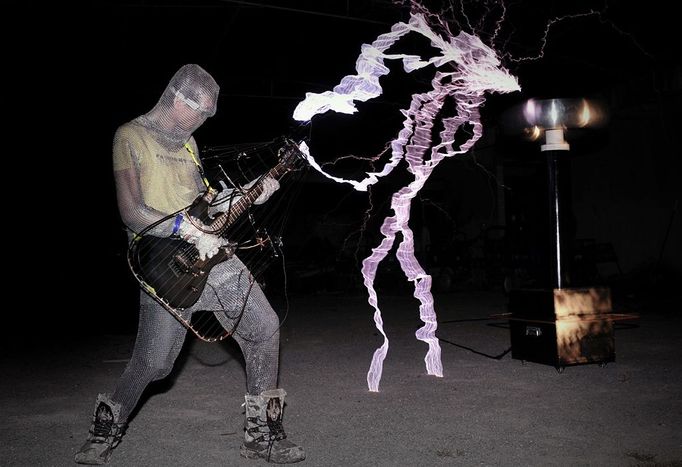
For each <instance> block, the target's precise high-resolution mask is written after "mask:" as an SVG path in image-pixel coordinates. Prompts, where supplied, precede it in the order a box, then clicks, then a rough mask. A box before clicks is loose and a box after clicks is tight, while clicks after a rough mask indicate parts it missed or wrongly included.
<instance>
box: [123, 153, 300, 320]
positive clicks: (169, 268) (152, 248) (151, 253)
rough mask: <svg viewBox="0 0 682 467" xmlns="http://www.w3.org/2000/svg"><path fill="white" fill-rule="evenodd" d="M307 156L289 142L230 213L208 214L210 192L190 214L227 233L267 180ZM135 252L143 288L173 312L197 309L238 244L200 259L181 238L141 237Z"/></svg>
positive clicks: (212, 229) (133, 260)
mask: <svg viewBox="0 0 682 467" xmlns="http://www.w3.org/2000/svg"><path fill="white" fill-rule="evenodd" d="M301 160H303V155H302V153H301V152H300V149H299V148H298V146H297V145H296V143H294V142H292V141H290V140H285V144H284V146H283V147H282V148H281V149H280V151H279V162H278V163H277V165H276V166H275V167H273V168H272V169H270V170H269V171H268V172H267V174H265V176H263V177H261V178H260V179H259V180H260V181H259V182H257V183H255V184H254V185H253V186H252V187H251V188H249V189H248V191H246V192H244V194H243V195H242V196H241V197H240V198H239V199H238V200H237V201H235V202H234V203H232V205H231V206H230V209H228V210H227V211H225V212H223V213H220V214H218V215H216V216H215V217H213V218H211V217H210V215H209V212H208V208H209V206H210V204H211V203H212V202H213V200H214V198H215V196H216V195H217V191H216V190H215V189H213V188H208V189H207V190H206V192H204V193H203V194H202V195H201V196H199V197H198V198H197V199H196V200H195V201H194V202H193V203H192V205H191V206H190V207H189V208H188V209H187V210H186V213H185V215H187V214H189V215H190V216H192V217H193V218H196V219H199V220H200V221H201V222H203V223H204V224H205V225H206V226H207V227H208V230H209V231H210V232H216V233H222V232H225V230H226V229H228V228H229V227H230V226H231V225H232V224H234V223H235V221H236V220H237V219H238V218H239V217H240V216H241V215H242V214H243V213H244V212H245V211H246V210H247V209H248V208H249V207H250V206H251V205H252V204H253V202H254V201H256V199H258V197H259V196H260V195H261V194H262V193H263V180H264V179H265V178H266V177H267V176H269V177H272V178H274V179H279V178H281V177H282V176H284V175H285V174H286V173H288V172H289V171H291V170H293V169H294V168H295V166H296V163H297V162H299V161H301ZM135 243H136V245H135V248H133V249H131V253H130V256H129V260H130V261H129V262H130V265H131V268H133V273H134V274H135V275H136V276H137V277H138V280H141V281H142V282H143V285H144V286H145V287H146V288H147V289H148V290H149V289H151V291H152V292H153V293H154V294H155V295H156V296H157V297H158V298H161V299H162V300H163V301H164V302H165V303H166V304H167V305H169V306H170V307H172V308H177V309H185V308H189V307H190V306H192V305H194V304H195V303H196V302H197V300H199V297H200V296H201V294H202V292H203V290H204V287H205V286H206V281H207V280H208V275H209V272H210V271H211V269H212V268H213V267H214V266H215V265H217V264H220V263H222V262H223V261H226V260H228V259H229V258H231V257H232V255H233V254H234V244H228V245H226V246H223V247H221V248H220V250H219V251H218V253H216V254H215V255H213V256H212V257H211V258H207V259H203V260H202V259H200V258H199V251H198V250H197V248H196V247H195V246H194V245H193V244H191V243H189V242H186V241H185V240H183V239H181V238H179V237H168V238H160V237H154V236H141V237H138V239H137V240H136V242H135Z"/></svg>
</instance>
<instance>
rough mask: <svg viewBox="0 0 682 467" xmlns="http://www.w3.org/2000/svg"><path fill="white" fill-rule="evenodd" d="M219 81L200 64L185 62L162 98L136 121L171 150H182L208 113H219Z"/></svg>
mask: <svg viewBox="0 0 682 467" xmlns="http://www.w3.org/2000/svg"><path fill="white" fill-rule="evenodd" d="M218 91H219V87H218V84H217V83H216V82H215V80H214V79H213V77H212V76H211V75H209V74H208V73H207V72H206V71H205V70H204V69H203V68H201V67H200V66H198V65H184V66H183V67H182V68H180V69H179V70H178V71H177V73H175V75H174V76H173V78H171V80H170V82H169V83H168V86H166V89H165V90H164V91H163V94H162V95H161V99H159V102H158V103H157V104H156V105H155V106H154V108H153V109H152V110H151V111H150V112H149V113H147V114H145V115H142V116H140V117H138V118H137V119H135V122H137V123H139V124H140V125H142V126H144V127H145V128H148V129H149V130H151V132H152V134H153V135H154V139H156V140H157V141H158V142H159V143H160V144H161V145H163V146H164V147H165V148H166V149H168V150H169V151H177V150H179V149H180V148H181V147H182V145H183V144H185V143H186V142H187V141H188V140H189V137H190V136H192V133H194V131H195V130H196V129H197V128H199V127H200V126H201V124H202V123H204V121H206V119H207V118H208V117H211V116H213V115H214V114H215V111H216V105H217V102H218Z"/></svg>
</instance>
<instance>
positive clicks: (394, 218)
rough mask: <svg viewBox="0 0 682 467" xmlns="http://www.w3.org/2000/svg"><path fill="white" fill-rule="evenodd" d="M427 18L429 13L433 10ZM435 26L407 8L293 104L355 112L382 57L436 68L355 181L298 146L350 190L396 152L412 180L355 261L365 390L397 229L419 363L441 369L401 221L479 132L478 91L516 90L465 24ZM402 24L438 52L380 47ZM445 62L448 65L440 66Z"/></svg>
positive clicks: (427, 297) (420, 276)
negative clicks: (367, 309)
mask: <svg viewBox="0 0 682 467" xmlns="http://www.w3.org/2000/svg"><path fill="white" fill-rule="evenodd" d="M430 18H431V19H432V21H433V17H432V16H430ZM440 26H441V28H440V29H441V30H442V31H446V32H448V33H447V34H445V37H443V36H441V35H439V34H438V33H436V32H435V31H434V30H433V29H432V28H431V27H430V25H429V23H428V22H427V19H426V15H425V14H424V11H423V10H422V11H417V12H413V13H412V14H411V15H410V20H409V22H408V23H403V22H399V23H396V24H394V25H393V27H392V28H391V31H390V32H388V33H385V34H382V35H380V36H379V37H378V38H377V39H376V40H375V41H374V42H372V44H363V45H362V47H361V53H360V56H359V57H358V59H357V61H356V67H355V68H356V71H357V74H355V75H348V76H345V77H344V78H342V79H341V82H340V83H339V84H338V85H337V86H335V87H334V88H333V90H331V91H326V92H323V93H319V94H318V93H307V94H306V98H305V99H304V100H303V101H302V102H300V103H299V104H298V106H297V107H296V109H295V111H294V119H296V120H298V121H309V120H311V119H312V118H313V117H314V116H315V115H319V114H322V113H325V112H328V111H334V112H339V113H346V114H352V113H355V112H356V111H357V108H356V107H355V104H354V102H355V101H360V102H365V101H367V100H369V99H372V98H375V97H377V96H379V95H380V94H381V92H382V88H381V85H380V84H379V78H380V77H381V76H384V75H386V74H388V73H389V69H388V67H386V66H385V65H384V60H387V59H392V60H401V61H402V64H403V69H404V70H405V71H406V72H408V73H410V72H412V71H414V70H417V69H420V68H423V67H426V66H429V65H433V66H434V67H435V68H437V69H438V71H437V72H436V73H435V76H434V78H433V80H432V82H431V85H432V89H431V90H429V91H427V92H425V93H420V94H414V95H413V96H412V98H411V103H410V106H409V108H408V109H407V110H402V111H401V112H402V113H403V115H404V116H405V119H404V120H403V128H402V129H401V130H400V131H399V133H398V136H397V138H396V139H395V140H393V141H392V142H391V145H390V147H391V156H390V159H389V160H388V161H387V162H386V163H385V165H384V166H383V168H381V169H380V170H378V171H373V172H367V173H366V177H365V178H363V179H362V180H359V181H357V180H348V179H344V178H340V177H336V176H334V175H331V174H329V173H327V172H325V171H324V170H323V169H322V167H321V166H320V164H318V163H317V161H316V160H315V159H314V157H312V156H311V155H310V152H309V149H308V148H307V147H305V146H304V147H302V149H303V151H304V153H305V154H306V158H307V160H308V162H309V163H310V165H311V166H312V167H314V168H315V169H316V170H317V171H319V172H320V173H321V174H322V175H324V176H325V177H327V178H330V179H331V180H334V181H336V182H338V183H346V184H350V185H352V186H353V188H354V189H356V190H358V191H366V190H367V189H368V187H369V186H371V185H373V184H375V183H376V182H377V181H378V180H379V179H380V178H382V177H384V176H386V175H388V174H389V173H390V172H391V171H392V170H393V169H394V168H395V167H396V166H397V165H398V163H399V162H400V161H401V160H405V161H406V162H407V164H408V171H409V172H410V173H411V174H412V175H413V180H412V181H411V182H410V183H409V184H408V185H407V186H404V187H403V188H401V189H400V190H398V192H396V193H394V195H393V196H392V198H391V209H392V211H393V215H389V216H388V217H386V218H385V219H384V222H383V224H382V226H381V228H380V232H381V233H382V235H383V236H384V237H383V239H382V241H381V242H380V244H379V245H378V246H377V247H375V248H374V249H373V250H372V253H371V255H370V256H369V257H367V258H365V260H364V261H363V262H362V274H363V277H364V285H365V287H366V288H367V291H368V294H369V298H368V302H369V304H370V305H371V306H372V307H373V308H374V310H375V312H374V322H375V324H376V327H377V329H378V330H379V332H381V334H382V336H383V338H384V342H383V344H382V345H381V347H379V348H378V349H377V350H376V351H375V352H374V355H373V356H372V362H371V364H370V369H369V371H368V373H367V384H368V387H369V390H370V391H374V392H376V391H378V390H379V382H380V380H381V374H382V369H383V361H384V359H385V358H386V355H387V353H388V347H389V340H388V336H387V335H386V333H385V332H384V329H383V318H382V315H381V310H380V308H379V304H378V297H377V293H376V290H375V288H374V280H375V277H376V272H377V268H378V265H379V263H380V262H381V261H382V260H383V259H384V258H385V257H386V255H387V254H388V253H389V251H390V250H391V249H392V247H393V245H394V243H395V239H396V235H397V234H398V233H400V234H401V237H402V240H401V241H400V243H399V245H398V248H397V251H396V256H397V258H398V261H399V263H400V266H401V269H402V270H403V272H404V274H405V276H406V277H407V279H408V280H409V281H411V282H413V284H414V294H413V295H414V297H415V298H417V299H418V300H419V302H420V306H419V316H420V319H421V320H422V322H423V323H424V325H423V326H422V327H421V328H419V329H418V330H417V332H416V337H417V339H419V340H421V341H423V342H425V343H426V344H427V345H428V351H427V353H426V356H425V357H424V361H425V363H426V370H427V373H428V374H430V375H435V376H443V366H442V362H441V358H440V345H439V343H438V339H437V338H436V336H435V331H436V328H437V317H436V312H435V309H434V300H433V296H432V294H431V282H432V280H431V276H430V275H429V274H427V273H426V271H425V270H424V269H423V268H422V267H421V265H420V264H419V262H418V261H417V258H416V257H415V255H414V235H413V233H412V230H411V229H410V227H409V225H408V223H409V219H410V206H411V202H412V199H413V198H414V197H415V196H416V195H417V194H418V193H419V191H420V190H421V188H422V187H423V186H424V184H425V183H426V181H427V180H428V178H429V176H430V175H431V173H432V172H433V170H434V169H435V168H436V166H437V165H438V164H439V163H440V161H442V160H443V159H444V158H446V157H452V156H454V155H457V154H462V153H465V152H466V151H468V150H469V149H470V148H471V147H472V146H473V145H474V144H475V143H476V141H478V139H479V138H480V137H481V135H482V125H481V122H480V114H479V107H480V106H481V105H482V104H483V102H484V101H485V98H484V93H486V92H501V93H507V92H512V91H517V90H520V87H519V85H518V82H517V80H516V78H515V77H513V76H512V75H511V74H510V73H509V72H508V71H507V70H506V69H504V68H503V67H502V66H501V64H500V61H499V59H498V57H497V55H496V53H495V51H494V50H493V49H491V48H489V47H488V46H486V45H485V44H483V42H482V41H481V40H480V39H479V38H478V37H477V36H474V35H471V34H468V33H465V32H460V33H459V34H458V35H457V36H453V35H451V34H449V30H448V29H447V27H446V26H445V25H444V24H443V23H440ZM410 32H413V33H417V34H421V35H423V36H424V37H426V38H428V39H429V41H430V43H431V45H432V46H433V47H434V48H435V49H436V50H438V51H440V54H438V55H435V56H433V57H431V58H429V59H426V60H425V59H422V58H421V57H420V56H417V55H406V54H388V53H387V50H388V49H389V48H390V47H391V46H392V45H393V44H394V43H395V42H396V41H397V40H398V39H400V38H401V37H403V36H405V35H406V34H408V33H410ZM446 65H449V66H447V67H446ZM446 68H447V69H454V71H444V70H445V69H446ZM448 96H452V97H454V99H455V102H456V115H454V116H450V117H444V118H443V120H442V123H443V130H442V131H441V132H440V133H439V135H438V136H439V138H440V140H439V142H438V143H437V144H433V145H432V136H433V135H432V130H433V125H434V123H435V121H436V117H437V115H438V114H439V112H440V111H441V109H442V108H443V105H444V103H445V100H446V98H447V97H448ZM463 126H470V127H471V128H472V131H473V134H472V136H471V137H470V139H468V140H467V141H466V142H464V143H463V144H462V145H461V146H459V148H457V149H456V148H455V135H456V133H457V130H458V129H460V128H462V127H463Z"/></svg>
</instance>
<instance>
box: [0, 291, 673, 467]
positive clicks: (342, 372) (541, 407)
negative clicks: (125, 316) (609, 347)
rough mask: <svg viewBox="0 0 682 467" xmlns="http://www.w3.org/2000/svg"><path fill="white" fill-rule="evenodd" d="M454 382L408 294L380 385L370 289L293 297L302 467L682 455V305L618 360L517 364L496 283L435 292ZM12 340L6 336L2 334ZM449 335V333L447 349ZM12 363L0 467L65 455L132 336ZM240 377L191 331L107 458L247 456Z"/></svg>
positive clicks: (391, 304)
mask: <svg viewBox="0 0 682 467" xmlns="http://www.w3.org/2000/svg"><path fill="white" fill-rule="evenodd" d="M435 298H436V309H437V311H438V313H439V321H440V325H439V329H438V336H439V337H440V338H441V339H443V341H442V342H441V346H442V361H443V366H444V373H445V374H444V377H442V378H438V377H434V376H428V375H427V374H426V372H425V367H424V362H423V358H424V355H425V351H426V346H425V344H424V343H422V342H420V341H417V340H416V339H415V338H414V331H415V330H416V329H417V327H418V326H419V324H420V321H419V320H418V309H417V302H416V301H415V300H414V299H413V298H411V297H410V296H396V295H394V296H389V297H380V300H381V305H382V307H383V312H384V321H385V324H386V331H387V334H388V336H389V339H390V349H389V354H388V357H387V359H386V361H385V364H384V372H383V378H382V380H381V385H380V391H379V392H378V393H372V392H369V391H368V389H367V384H366V373H367V370H368V367H369V362H370V359H371V356H372V353H373V352H374V350H375V349H376V348H377V347H378V346H379V345H380V344H381V339H380V335H378V334H377V331H376V329H375V327H374V323H373V321H372V319H371V317H372V311H373V310H372V309H371V308H370V307H369V305H367V303H366V299H365V297H364V296H362V295H358V296H346V295H310V296H307V297H292V298H291V303H290V309H289V313H288V316H287V318H286V320H285V321H284V323H283V326H282V330H281V333H282V338H281V371H280V386H281V387H283V388H284V389H286V391H287V392H288V397H287V407H286V410H285V429H286V431H287V434H288V435H289V438H290V439H291V440H292V441H294V442H296V443H299V444H301V445H303V446H304V447H305V448H306V451H307V459H306V461H305V462H304V463H303V464H302V465H307V466H311V467H312V466H408V465H434V466H436V465H462V466H471V465H494V466H498V465H499V466H554V465H556V466H582V465H585V466H647V467H649V466H682V390H681V389H680V388H681V387H682V385H681V384H680V383H681V381H682V372H681V370H682V363H681V361H680V349H681V344H682V326H681V325H682V318H681V316H682V315H680V313H679V311H676V310H675V306H677V310H679V303H676V305H675V304H673V303H668V304H666V305H665V306H661V305H660V304H658V305H655V306H654V305H641V306H639V307H638V309H635V310H628V311H634V312H636V313H638V314H639V315H640V319H639V320H636V321H632V322H628V323H629V325H627V326H626V325H623V324H621V325H617V326H616V330H615V341H616V361H615V362H614V363H610V364H608V365H607V366H606V367H604V368H602V367H600V366H599V365H596V364H588V365H581V366H573V367H568V368H566V370H565V371H564V372H563V373H561V374H560V373H558V372H557V371H556V370H555V369H554V368H553V367H552V366H549V365H543V364H539V363H526V364H523V362H521V361H520V360H516V359H513V358H511V355H510V354H509V353H507V354H505V355H504V356H502V357H500V358H498V359H496V358H493V357H496V356H497V357H499V356H500V355H501V354H503V353H504V352H505V350H507V349H509V348H510V345H511V344H510V336H509V329H508V322H507V321H506V320H504V319H499V318H497V319H487V318H489V317H490V316H491V315H495V314H498V313H504V312H505V311H506V310H505V306H506V298H505V296H504V295H503V294H500V293H488V292H486V293H483V292H471V293H457V294H454V293H453V294H445V295H438V296H436V297H435ZM5 332H6V333H12V330H5ZM446 341H447V342H446ZM8 342H11V344H9V343H8V344H6V345H5V346H4V347H5V350H3V352H2V355H1V356H0V358H1V360H0V364H1V366H0V368H1V369H2V377H1V380H0V403H1V409H2V417H0V440H1V443H0V465H2V466H66V465H74V464H73V455H74V453H75V452H76V450H77V449H78V447H79V446H80V444H81V443H82V441H83V440H84V438H85V435H86V433H87V429H88V426H89V422H90V417H91V413H92V409H93V406H94V400H95V396H96V394H97V393H98V392H107V391H111V390H112V389H113V386H114V384H115V381H116V379H117V377H118V376H119V374H120V373H121V371H122V370H123V368H124V365H125V363H126V361H127V359H128V358H129V356H130V354H131V350H132V345H133V342H134V335H133V334H130V333H126V334H118V335H102V336H92V337H84V336H80V337H69V339H67V340H65V339H64V338H58V337H56V336H54V337H52V338H40V339H21V340H17V339H9V340H8ZM244 391H245V376H244V370H243V366H242V362H241V358H240V356H239V352H238V351H237V350H236V347H235V346H234V344H232V343H229V342H228V343H219V344H207V343H203V342H201V341H198V340H197V339H193V338H188V339H187V342H186V346H185V349H184V350H183V354H182V355H181V357H180V359H179V360H178V362H177V365H176V367H175V370H174V372H173V374H172V375H171V376H170V377H169V378H168V379H167V380H165V381H163V382H160V383H155V384H154V385H153V386H151V387H150V388H149V389H148V391H147V393H146V394H145V396H144V399H143V403H142V404H141V406H140V408H139V410H138V411H137V412H136V414H135V415H134V418H133V419H132V420H131V423H130V426H129V428H128V431H127V433H126V435H125V436H124V438H123V442H122V443H121V444H120V446H119V447H118V448H117V449H116V450H115V452H114V455H113V457H112V460H111V462H110V465H111V466H131V465H134V466H160V465H177V466H190V465H192V466H194V465H206V466H224V465H235V466H253V465H258V464H265V462H264V461H260V460H258V461H249V460H245V459H241V458H240V457H239V445H240V442H241V438H242V436H243V434H242V433H243V432H242V425H243V415H242V407H241V403H242V402H243V395H244Z"/></svg>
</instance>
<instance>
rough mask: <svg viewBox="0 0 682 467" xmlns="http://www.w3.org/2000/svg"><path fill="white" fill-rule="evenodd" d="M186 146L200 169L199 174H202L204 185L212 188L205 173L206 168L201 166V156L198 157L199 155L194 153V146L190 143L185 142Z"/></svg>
mask: <svg viewBox="0 0 682 467" xmlns="http://www.w3.org/2000/svg"><path fill="white" fill-rule="evenodd" d="M184 146H185V149H187V152H189V154H190V156H192V160H193V161H194V164H195V165H196V166H197V170H198V171H199V175H201V179H202V180H203V181H204V185H206V188H211V185H210V184H209V183H208V179H207V178H206V175H205V174H204V168H203V167H202V166H201V163H199V158H197V155H196V154H195V153H194V150H193V149H192V146H190V145H189V143H185V144H184Z"/></svg>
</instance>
